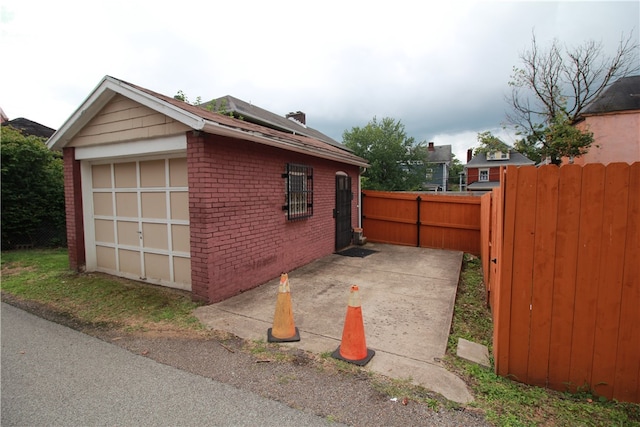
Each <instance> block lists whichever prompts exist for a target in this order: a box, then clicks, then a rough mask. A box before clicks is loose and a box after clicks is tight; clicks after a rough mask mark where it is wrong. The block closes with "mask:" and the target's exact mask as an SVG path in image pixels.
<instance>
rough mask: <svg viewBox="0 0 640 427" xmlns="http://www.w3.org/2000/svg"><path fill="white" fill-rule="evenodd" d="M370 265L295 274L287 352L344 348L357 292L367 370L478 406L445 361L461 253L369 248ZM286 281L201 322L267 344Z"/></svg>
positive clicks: (324, 264)
mask: <svg viewBox="0 0 640 427" xmlns="http://www.w3.org/2000/svg"><path fill="white" fill-rule="evenodd" d="M365 248H366V249H371V250H373V251H375V252H374V253H372V254H371V255H368V256H366V257H364V258H359V257H348V256H342V255H338V254H331V255H329V256H326V257H324V258H321V259H319V260H317V261H314V262H312V263H310V264H308V265H306V266H304V267H301V268H298V269H296V270H294V271H291V272H288V274H289V282H290V285H291V299H292V308H293V315H294V322H295V325H296V327H298V329H299V330H300V338H301V339H300V341H298V342H293V343H286V344H283V345H286V346H293V347H296V348H301V349H303V350H306V351H311V352H315V353H320V354H322V353H331V352H333V351H334V350H335V349H336V348H338V347H339V345H340V340H341V338H342V328H343V324H344V319H345V315H346V309H347V303H348V297H349V291H350V288H351V286H352V285H358V287H359V289H360V291H359V294H360V298H361V302H362V312H363V317H364V328H365V337H366V340H367V347H368V348H371V349H373V350H375V351H376V355H375V356H374V357H373V359H372V360H371V361H370V362H369V363H368V364H367V366H366V369H370V370H372V371H374V372H378V373H380V374H383V375H386V376H389V377H392V378H398V379H408V378H410V379H411V380H412V382H413V383H414V384H418V385H421V386H424V387H425V388H427V389H429V390H432V391H435V392H438V393H440V394H442V395H443V396H444V397H446V398H447V399H449V400H453V401H456V402H460V403H468V402H470V401H471V400H472V396H471V394H470V393H469V391H468V389H467V387H466V385H465V383H464V382H463V381H462V380H461V379H459V378H458V377H457V376H455V375H454V374H452V373H450V372H449V371H447V370H446V369H445V367H444V365H443V364H442V363H441V362H440V359H441V358H442V357H443V356H444V355H445V351H446V347H447V339H448V336H449V330H450V327H451V319H452V316H453V308H454V303H455V297H456V290H457V286H458V280H459V277H460V269H461V267H462V256H463V253H462V252H458V251H444V250H435V249H427V248H415V247H408V246H396V245H386V244H374V243H369V244H367V245H366V246H365ZM278 283H279V279H274V280H272V281H270V282H268V283H266V284H264V285H262V286H260V287H258V288H255V289H253V290H250V291H247V292H244V293H242V294H240V295H237V296H235V297H233V298H230V299H228V300H225V301H223V302H220V303H216V304H212V305H208V306H204V307H199V308H198V309H196V311H195V315H196V316H197V317H198V319H199V320H200V321H201V322H203V323H204V324H205V325H207V327H209V328H210V329H215V330H221V331H226V332H229V333H231V334H234V335H236V336H238V337H240V338H244V339H249V340H263V341H266V339H267V329H268V328H270V327H271V326H272V325H273V319H274V312H275V304H276V299H277V294H278Z"/></svg>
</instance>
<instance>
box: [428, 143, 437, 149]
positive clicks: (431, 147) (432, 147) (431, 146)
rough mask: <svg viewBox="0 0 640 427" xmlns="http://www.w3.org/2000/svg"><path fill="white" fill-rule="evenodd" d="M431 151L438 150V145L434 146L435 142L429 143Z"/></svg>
mask: <svg viewBox="0 0 640 427" xmlns="http://www.w3.org/2000/svg"><path fill="white" fill-rule="evenodd" d="M429 151H436V147H434V146H433V142H430V143H429Z"/></svg>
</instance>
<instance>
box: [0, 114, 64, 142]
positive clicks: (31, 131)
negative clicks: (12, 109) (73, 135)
mask: <svg viewBox="0 0 640 427" xmlns="http://www.w3.org/2000/svg"><path fill="white" fill-rule="evenodd" d="M2 126H11V127H12V128H14V129H17V130H19V131H21V132H22V134H23V135H25V136H29V135H33V136H37V137H40V138H47V139H48V138H49V137H51V135H53V134H54V132H55V129H51V128H50V127H47V126H45V125H41V124H40V123H37V122H34V121H32V120H29V119H25V118H23V117H20V118H17V119H13V120H7V121H4V122H2Z"/></svg>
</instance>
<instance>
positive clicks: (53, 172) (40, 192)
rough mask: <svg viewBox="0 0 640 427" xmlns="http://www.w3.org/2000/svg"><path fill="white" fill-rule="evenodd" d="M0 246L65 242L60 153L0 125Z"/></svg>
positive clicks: (34, 137)
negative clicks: (0, 135)
mask: <svg viewBox="0 0 640 427" xmlns="http://www.w3.org/2000/svg"><path fill="white" fill-rule="evenodd" d="M1 179H2V181H1V183H2V217H1V219H2V249H3V250H5V249H13V248H15V247H20V246H24V245H26V246H34V247H46V246H61V245H66V231H65V211H64V173H63V164H62V155H61V154H60V153H58V152H54V151H50V150H49V149H48V148H47V146H46V145H45V140H44V139H43V138H38V137H36V136H25V135H23V134H22V133H21V132H20V131H19V130H16V129H14V128H12V127H10V126H3V127H2V177H1Z"/></svg>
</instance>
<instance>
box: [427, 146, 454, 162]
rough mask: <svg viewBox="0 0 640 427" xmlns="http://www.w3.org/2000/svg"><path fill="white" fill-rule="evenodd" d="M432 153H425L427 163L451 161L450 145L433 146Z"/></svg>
mask: <svg viewBox="0 0 640 427" xmlns="http://www.w3.org/2000/svg"><path fill="white" fill-rule="evenodd" d="M432 148H433V151H427V162H428V163H446V162H450V161H451V145H434V146H433V147H432Z"/></svg>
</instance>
